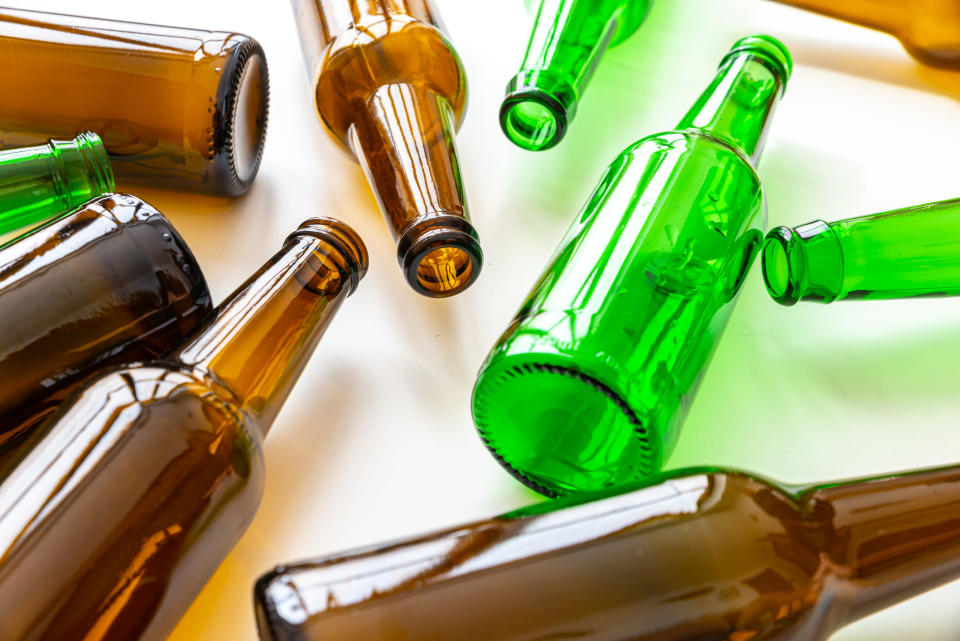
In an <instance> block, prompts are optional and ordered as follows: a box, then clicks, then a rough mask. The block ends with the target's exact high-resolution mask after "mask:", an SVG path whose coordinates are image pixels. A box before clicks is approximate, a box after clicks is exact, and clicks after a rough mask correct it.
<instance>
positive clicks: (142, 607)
mask: <svg viewBox="0 0 960 641" xmlns="http://www.w3.org/2000/svg"><path fill="white" fill-rule="evenodd" d="M365 256H366V254H365V250H364V249H363V245H362V243H361V242H360V241H359V239H358V238H357V237H356V235H355V234H354V232H353V231H352V230H349V228H346V227H345V226H343V225H342V224H340V223H338V222H336V221H330V220H324V219H316V220H313V221H309V223H308V224H306V225H305V226H303V227H302V228H301V229H299V230H298V231H297V232H295V233H294V234H293V235H292V236H291V237H290V238H289V239H288V240H287V242H286V243H285V244H284V247H283V249H281V251H280V252H278V253H277V254H276V255H275V256H274V257H273V258H272V259H271V260H270V261H268V262H267V263H266V264H265V265H264V266H263V267H262V268H261V269H260V270H258V272H257V273H256V274H254V275H253V276H252V277H251V278H250V279H249V280H248V281H247V282H246V283H245V284H244V285H242V286H241V287H240V288H239V289H238V290H237V291H236V292H234V293H233V294H232V295H231V296H230V298H228V300H227V301H226V302H225V303H224V304H223V305H222V306H220V307H219V308H218V309H217V312H216V314H215V315H213V316H212V317H211V318H209V319H208V320H207V322H206V323H205V324H204V325H203V327H201V328H199V329H198V330H197V331H196V332H194V333H193V334H192V335H191V337H190V338H189V339H188V341H187V342H185V343H184V344H183V345H181V346H180V347H179V349H177V350H176V351H175V352H173V353H171V354H170V355H168V356H167V357H166V358H165V359H164V360H163V361H158V362H155V363H148V364H133V365H127V366H124V367H122V368H119V369H114V370H110V371H108V372H106V373H103V374H101V375H99V376H98V377H96V378H93V379H91V380H90V381H89V382H87V383H86V384H85V385H84V386H83V387H81V388H80V389H79V390H77V391H76V392H75V393H74V394H73V395H72V396H71V397H70V399H68V400H67V401H66V402H65V403H64V404H63V405H62V406H61V409H60V411H59V412H58V413H57V415H56V417H55V418H53V419H52V420H51V421H49V422H48V423H47V424H46V425H45V426H44V428H43V432H44V434H43V439H42V440H39V441H38V442H37V443H36V444H34V445H33V447H32V448H31V449H30V450H29V451H28V452H27V453H26V455H25V456H24V457H23V458H22V459H21V460H20V461H19V463H18V464H17V465H16V467H14V468H13V469H12V470H11V471H10V472H9V474H7V475H6V477H5V478H4V479H3V480H2V482H0V637H2V638H4V639H7V638H9V639H18V640H21V641H88V640H89V639H97V640H98V641H162V639H165V638H166V637H167V635H168V634H169V633H170V631H171V630H172V629H173V627H174V625H175V624H176V622H177V621H178V620H179V618H180V617H181V615H182V614H183V612H184V611H185V610H186V609H187V607H188V606H189V604H190V602H191V601H192V600H193V598H194V597H195V596H196V595H197V593H199V592H200V590H201V589H202V588H203V585H204V584H205V583H206V581H207V580H208V579H209V577H210V575H211V574H212V573H213V572H214V570H215V569H216V567H217V565H219V563H220V562H221V561H222V559H223V558H224V557H225V556H226V555H227V553H228V552H229V551H230V549H231V548H232V547H233V545H234V544H235V543H236V541H237V540H238V539H239V538H240V536H241V534H242V533H243V531H244V530H245V529H246V527H247V525H248V524H249V523H250V521H251V519H252V518H253V515H254V513H255V512H256V508H257V505H258V504H259V501H260V497H261V495H262V491H263V461H262V453H261V446H262V439H263V437H264V436H265V435H266V433H267V431H268V430H269V428H270V426H271V424H272V423H273V421H274V419H275V418H276V416H277V413H278V412H279V410H280V407H282V405H283V402H284V401H285V400H286V398H287V396H288V395H289V393H290V391H291V389H292V387H293V385H294V384H295V382H296V380H297V377H298V376H299V375H300V372H301V371H302V370H303V367H304V366H305V365H306V362H307V360H308V359H309V356H310V354H311V353H312V351H313V349H314V348H315V347H316V345H317V344H318V342H319V340H320V337H321V336H322V334H323V331H324V329H325V328H326V326H327V324H328V323H329V321H330V320H331V319H332V317H333V315H334V314H335V313H336V311H337V309H338V308H339V306H340V304H341V303H342V302H343V300H344V299H345V298H346V296H347V295H349V293H350V292H352V291H353V289H354V288H355V287H356V285H357V283H358V282H359V279H360V278H361V277H362V274H363V271H365V268H366V262H365V261H366V258H365Z"/></svg>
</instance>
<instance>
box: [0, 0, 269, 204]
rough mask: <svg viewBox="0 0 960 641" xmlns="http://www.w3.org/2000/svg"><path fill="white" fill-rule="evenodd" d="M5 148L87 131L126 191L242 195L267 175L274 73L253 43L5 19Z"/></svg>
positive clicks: (23, 17) (56, 20)
mask: <svg viewBox="0 0 960 641" xmlns="http://www.w3.org/2000/svg"><path fill="white" fill-rule="evenodd" d="M0 69H3V70H4V72H3V91H2V92H0V146H4V147H18V146H24V145H30V144H39V143H42V142H46V140H47V139H48V138H50V137H51V136H53V137H70V136H73V135H75V134H77V133H79V132H81V131H86V130H90V131H93V132H96V133H97V134H99V135H100V137H101V138H103V141H104V143H105V144H106V147H107V152H108V153H109V154H110V161H111V162H112V163H113V168H114V171H115V172H116V176H117V181H118V183H119V184H120V186H121V188H126V187H128V186H129V185H130V184H145V185H150V186H156V187H162V188H167V189H180V190H186V191H192V192H200V193H207V194H213V195H221V196H237V195H240V194H242V193H244V192H245V191H247V189H249V187H250V185H251V184H252V183H253V179H254V177H255V176H256V174H257V169H258V168H259V165H260V155H261V152H262V149H263V141H264V136H265V133H266V121H267V97H268V95H267V94H268V82H267V63H266V58H265V57H264V54H263V49H262V48H261V47H260V45H259V43H257V41H256V40H254V39H253V38H250V37H248V36H244V35H241V34H237V33H229V32H213V31H198V30H194V29H177V28H173V27H159V26H155V25H142V24H134V23H129V22H116V21H113V20H100V19H96V18H81V17H77V16H64V15H58V14H53V13H40V12H37V11H23V10H18V9H6V8H0Z"/></svg>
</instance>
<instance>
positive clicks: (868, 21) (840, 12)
mask: <svg viewBox="0 0 960 641" xmlns="http://www.w3.org/2000/svg"><path fill="white" fill-rule="evenodd" d="M776 1H777V2H780V3H781V4H788V5H790V6H793V7H798V8H800V9H806V10H808V11H814V12H816V13H820V14H823V15H825V16H829V17H831V18H838V19H840V20H845V21H847V22H852V23H854V24H858V25H861V26H864V27H869V28H871V29H879V30H880V31H886V32H888V33H893V34H896V33H898V32H900V31H902V30H903V28H904V27H905V26H906V25H907V24H908V22H909V20H910V10H911V8H910V3H909V2H904V0H776Z"/></svg>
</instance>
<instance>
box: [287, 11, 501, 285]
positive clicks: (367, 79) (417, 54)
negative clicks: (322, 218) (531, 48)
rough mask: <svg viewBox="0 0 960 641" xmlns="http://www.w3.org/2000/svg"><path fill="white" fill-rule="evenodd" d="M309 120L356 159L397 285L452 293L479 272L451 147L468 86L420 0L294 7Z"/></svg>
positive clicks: (478, 255) (456, 59) (473, 236)
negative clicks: (310, 97) (313, 117)
mask: <svg viewBox="0 0 960 641" xmlns="http://www.w3.org/2000/svg"><path fill="white" fill-rule="evenodd" d="M292 1H293V7H294V11H295V13H296V20H297V24H298V26H299V29H300V42H301V44H302V45H303V52H304V56H305V58H306V63H307V69H308V71H309V72H310V74H311V80H312V82H313V85H314V87H315V100H316V106H317V113H318V114H319V116H320V119H321V120H322V121H323V123H324V124H325V125H326V128H327V130H328V132H329V133H330V134H332V136H333V139H334V140H335V141H336V142H337V143H338V144H339V145H340V146H341V147H342V148H344V149H345V150H347V151H348V152H350V153H352V154H353V156H354V157H355V158H356V159H357V160H358V161H359V162H360V165H361V166H362V167H363V170H364V172H365V173H366V175H367V181H368V182H369V183H370V186H371V188H372V189H373V192H374V195H375V196H376V198H377V202H378V203H379V204H380V209H381V210H382V211H383V214H384V216H385V217H386V219H387V224H388V225H389V227H390V230H391V231H392V233H393V236H394V239H395V240H396V241H397V258H398V260H399V261H400V267H401V268H402V269H403V273H404V276H405V277H406V279H407V282H408V283H409V284H410V286H411V287H413V289H414V290H416V291H417V292H419V293H421V294H424V295H426V296H431V297H443V296H452V295H454V294H457V293H459V292H462V291H463V290H464V289H466V288H467V287H469V286H470V284H471V283H473V281H474V280H475V279H476V277H477V276H478V275H479V273H480V267H481V265H482V263H483V254H482V252H481V251H480V244H479V242H478V239H477V238H478V237H477V232H476V231H475V230H474V228H473V226H472V225H471V224H470V222H469V219H468V215H467V206H466V200H465V194H464V190H463V181H462V180H461V177H460V165H459V163H458V162H457V152H456V148H455V145H454V137H455V133H456V130H457V129H458V128H459V126H460V124H461V122H462V121H463V116H464V112H465V111H466V107H467V82H466V77H465V75H464V72H463V66H462V65H461V63H460V59H459V57H458V56H457V53H456V51H454V49H453V47H452V46H451V45H450V43H449V42H448V41H447V40H446V38H445V37H444V35H443V34H442V33H441V30H440V26H439V17H438V15H437V12H436V10H435V9H434V8H433V7H432V6H431V5H430V2H429V0H362V1H361V0H292Z"/></svg>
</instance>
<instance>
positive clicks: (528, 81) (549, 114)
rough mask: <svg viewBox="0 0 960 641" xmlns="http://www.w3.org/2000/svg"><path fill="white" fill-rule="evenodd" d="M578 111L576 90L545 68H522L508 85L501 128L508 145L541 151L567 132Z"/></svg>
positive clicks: (551, 145) (501, 110)
mask: <svg viewBox="0 0 960 641" xmlns="http://www.w3.org/2000/svg"><path fill="white" fill-rule="evenodd" d="M576 109H577V95H576V90H575V89H574V88H573V87H571V86H570V85H569V84H568V83H567V82H565V81H564V80H562V79H561V78H559V77H558V76H556V75H555V74H553V73H552V72H550V71H549V70H548V69H525V70H522V71H520V72H519V73H518V74H517V75H515V76H514V77H513V78H511V79H510V82H509V83H507V90H506V95H505V96H504V98H503V103H502V104H501V105H500V127H501V129H503V133H504V134H505V135H506V136H507V138H508V139H510V141H511V142H513V143H514V144H516V145H517V146H518V147H522V148H523V149H527V150H530V151H544V150H546V149H550V148H551V147H553V146H555V145H556V144H557V143H559V142H560V141H561V140H562V139H563V137H564V136H565V135H566V133H567V129H568V127H569V126H570V122H571V121H572V120H573V117H574V115H575V113H576Z"/></svg>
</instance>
